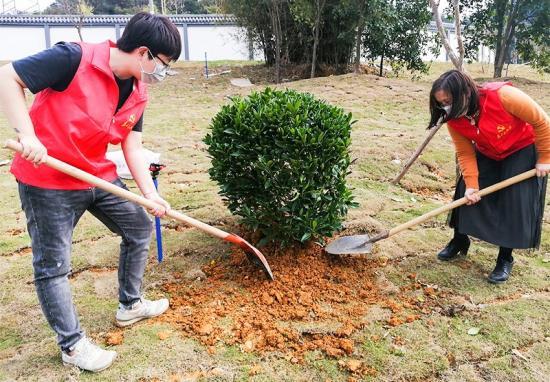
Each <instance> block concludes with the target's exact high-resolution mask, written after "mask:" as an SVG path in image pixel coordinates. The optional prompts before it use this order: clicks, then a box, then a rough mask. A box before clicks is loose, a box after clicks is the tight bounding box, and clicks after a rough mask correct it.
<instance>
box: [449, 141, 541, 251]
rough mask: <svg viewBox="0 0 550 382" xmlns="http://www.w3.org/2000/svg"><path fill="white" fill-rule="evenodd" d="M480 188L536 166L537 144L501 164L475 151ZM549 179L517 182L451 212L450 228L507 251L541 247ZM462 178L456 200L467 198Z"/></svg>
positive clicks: (456, 192)
mask: <svg viewBox="0 0 550 382" xmlns="http://www.w3.org/2000/svg"><path fill="white" fill-rule="evenodd" d="M476 156H477V166H478V170H479V187H480V188H485V187H488V186H490V185H492V184H495V183H498V182H500V181H502V180H506V179H508V178H510V177H512V176H514V175H518V174H520V173H522V172H524V171H527V170H530V169H532V168H534V167H535V164H536V163H537V152H536V149H535V145H534V144H533V145H530V146H527V147H525V148H523V149H521V150H519V151H516V152H515V153H513V154H512V155H509V156H508V157H506V158H505V159H503V160H501V161H496V160H493V159H490V158H488V157H486V156H484V155H483V154H481V153H480V152H476ZM546 182H547V178H546V177H544V178H539V177H533V178H530V179H527V180H524V181H523V182H520V183H516V184H514V185H512V186H509V187H507V188H504V189H502V190H500V191H497V192H495V193H493V194H490V195H487V196H485V197H483V198H481V201H480V202H478V203H476V204H474V205H471V206H462V207H459V208H457V209H455V210H454V211H452V213H451V216H450V219H449V225H450V226H451V227H452V228H455V229H456V230H457V231H458V232H459V233H462V234H465V235H469V236H473V237H477V238H478V239H481V240H483V241H486V242H488V243H491V244H495V245H498V246H500V247H506V248H538V247H539V245H540V236H541V230H542V216H543V214H544V199H545V195H546ZM465 190H466V185H465V183H464V179H463V178H462V176H460V178H459V180H458V183H457V186H456V191H455V196H454V200H457V199H460V198H461V197H463V196H464V192H465Z"/></svg>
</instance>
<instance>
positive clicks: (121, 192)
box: [4, 139, 234, 240]
mask: <svg viewBox="0 0 550 382" xmlns="http://www.w3.org/2000/svg"><path fill="white" fill-rule="evenodd" d="M4 147H6V148H9V149H11V150H14V151H17V152H19V153H21V152H22V151H23V147H22V146H21V144H20V143H19V142H16V141H14V140H12V139H9V140H7V141H6V143H5V145H4ZM45 164H46V165H47V166H48V167H51V168H53V169H55V170H57V171H61V172H62V173H64V174H67V175H70V176H72V177H74V178H77V179H80V180H82V181H83V182H86V183H89V184H91V185H94V186H96V187H98V188H101V189H102V190H104V191H107V192H110V193H112V194H114V195H117V196H120V197H121V198H124V199H127V200H129V201H132V202H134V203H136V204H139V205H141V206H143V207H145V208H149V209H153V208H157V207H158V204H157V203H155V202H152V201H150V200H149V199H146V198H144V197H143V196H140V195H137V194H134V193H133V192H130V191H128V190H125V189H123V188H120V187H118V186H116V185H114V184H112V183H110V182H107V181H106V180H103V179H101V178H98V177H97V176H93V175H91V174H88V173H87V172H85V171H82V170H80V169H78V168H76V167H74V166H71V165H69V164H67V163H65V162H62V161H60V160H59V159H55V158H52V157H51V156H48V157H47V158H46V163H45ZM165 216H166V217H170V218H172V219H175V220H178V221H181V222H183V223H186V224H189V225H190V226H193V227H196V228H198V229H200V230H202V231H204V232H206V233H209V234H211V235H213V236H216V237H219V238H220V239H224V240H225V239H230V238H232V237H233V236H234V235H230V234H229V233H227V232H224V231H222V230H221V229H218V228H216V227H212V226H210V225H208V224H206V223H203V222H201V221H199V220H197V219H193V218H192V217H189V216H187V215H184V214H182V213H180V212H176V211H174V210H170V211H168V212H167V213H166V215H165Z"/></svg>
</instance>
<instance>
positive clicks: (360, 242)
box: [325, 235, 372, 255]
mask: <svg viewBox="0 0 550 382" xmlns="http://www.w3.org/2000/svg"><path fill="white" fill-rule="evenodd" d="M371 248H372V243H371V241H370V239H369V235H354V236H342V237H339V238H338V239H336V240H334V241H332V242H331V243H330V244H329V245H327V246H326V247H325V251H327V252H328V253H330V254H331V255H353V254H359V253H369V252H370V250H371Z"/></svg>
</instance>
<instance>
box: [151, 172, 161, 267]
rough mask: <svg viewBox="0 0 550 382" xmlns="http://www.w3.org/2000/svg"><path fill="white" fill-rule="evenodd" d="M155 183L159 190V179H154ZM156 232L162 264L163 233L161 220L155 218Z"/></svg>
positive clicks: (158, 256) (158, 252) (158, 255)
mask: <svg viewBox="0 0 550 382" xmlns="http://www.w3.org/2000/svg"><path fill="white" fill-rule="evenodd" d="M153 183H154V184H155V188H156V189H157V190H158V189H159V185H158V182H157V178H156V177H153ZM155 230H156V235H157V259H158V262H159V263H160V262H162V233H161V231H160V218H159V217H156V216H155Z"/></svg>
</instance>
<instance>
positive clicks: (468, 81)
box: [428, 70, 479, 129]
mask: <svg viewBox="0 0 550 382" xmlns="http://www.w3.org/2000/svg"><path fill="white" fill-rule="evenodd" d="M478 88H479V86H478V85H477V84H476V83H475V81H474V80H473V79H472V78H471V77H470V76H469V75H468V74H466V73H464V72H461V71H459V70H449V71H447V72H445V73H443V74H442V75H441V76H440V77H439V78H438V79H437V80H435V81H434V83H433V84H432V90H431V91H430V116H431V118H430V124H429V125H428V129H431V128H432V127H434V126H435V125H436V124H437V121H438V120H439V118H440V117H443V122H447V121H448V120H450V119H455V118H458V117H460V116H461V115H463V114H464V113H466V115H469V116H474V115H476V114H477V113H478V111H479V90H478ZM440 90H443V91H444V92H446V93H448V94H450V95H451V97H452V98H453V102H452V108H451V111H450V112H449V114H448V115H446V113H445V111H444V110H443V109H442V108H441V105H440V104H439V102H437V100H436V99H435V93H437V92H438V91H440Z"/></svg>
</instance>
